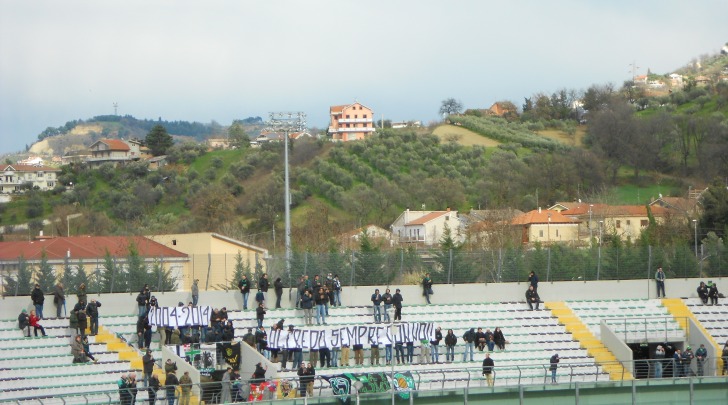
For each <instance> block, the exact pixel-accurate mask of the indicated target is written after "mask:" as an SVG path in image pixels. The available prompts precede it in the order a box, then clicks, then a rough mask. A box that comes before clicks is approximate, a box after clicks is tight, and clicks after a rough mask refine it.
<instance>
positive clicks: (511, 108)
mask: <svg viewBox="0 0 728 405" xmlns="http://www.w3.org/2000/svg"><path fill="white" fill-rule="evenodd" d="M488 111H490V112H491V113H492V114H493V115H497V116H499V117H505V118H510V117H513V116H518V111H516V109H515V105H513V103H505V102H502V101H499V102H495V103H493V105H491V106H490V108H489V109H488Z"/></svg>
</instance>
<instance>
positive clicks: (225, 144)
mask: <svg viewBox="0 0 728 405" xmlns="http://www.w3.org/2000/svg"><path fill="white" fill-rule="evenodd" d="M205 144H206V145H207V147H208V148H209V149H230V139H228V138H210V139H207V140H205Z"/></svg>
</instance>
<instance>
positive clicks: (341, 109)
mask: <svg viewBox="0 0 728 405" xmlns="http://www.w3.org/2000/svg"><path fill="white" fill-rule="evenodd" d="M329 115H330V117H331V122H330V124H329V131H328V133H329V136H331V140H333V141H337V142H348V141H358V140H361V139H365V138H366V137H368V136H369V135H371V134H373V133H374V131H375V128H374V112H373V111H372V109H371V108H369V107H366V106H364V105H362V104H360V103H358V102H355V103H354V104H348V105H335V106H332V107H331V108H329Z"/></svg>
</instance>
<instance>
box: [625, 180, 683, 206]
mask: <svg viewBox="0 0 728 405" xmlns="http://www.w3.org/2000/svg"><path fill="white" fill-rule="evenodd" d="M613 190H614V196H615V198H616V199H617V202H616V203H617V204H630V205H638V204H646V203H649V202H650V201H652V200H653V199H655V198H658V197H659V196H660V194H662V195H663V196H670V195H675V194H676V193H678V192H679V191H680V190H678V189H677V188H676V187H675V185H673V184H654V185H650V186H646V187H640V186H637V185H634V184H624V185H621V186H617V187H615V188H614V189H613Z"/></svg>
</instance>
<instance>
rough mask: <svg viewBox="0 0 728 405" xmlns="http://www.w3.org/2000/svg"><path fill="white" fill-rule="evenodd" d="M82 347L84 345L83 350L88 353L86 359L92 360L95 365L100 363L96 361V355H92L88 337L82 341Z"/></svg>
mask: <svg viewBox="0 0 728 405" xmlns="http://www.w3.org/2000/svg"><path fill="white" fill-rule="evenodd" d="M81 345H83V350H84V352H86V357H88V358H89V359H91V360H92V361H93V362H94V363H98V362H99V361H98V360H96V357H94V354H93V353H91V344H90V343H89V341H88V336H84V337H83V338H82V339H81Z"/></svg>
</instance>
